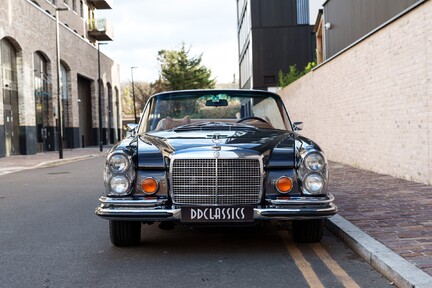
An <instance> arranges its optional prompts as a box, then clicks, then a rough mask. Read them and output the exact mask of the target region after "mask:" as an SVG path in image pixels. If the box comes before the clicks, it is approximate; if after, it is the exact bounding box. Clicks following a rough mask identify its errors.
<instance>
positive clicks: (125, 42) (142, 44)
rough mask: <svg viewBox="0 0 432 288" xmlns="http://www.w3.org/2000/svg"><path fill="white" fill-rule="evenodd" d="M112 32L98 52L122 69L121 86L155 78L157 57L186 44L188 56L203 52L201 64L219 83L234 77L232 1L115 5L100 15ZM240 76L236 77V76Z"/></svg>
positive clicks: (141, 0) (151, 0)
mask: <svg viewBox="0 0 432 288" xmlns="http://www.w3.org/2000/svg"><path fill="white" fill-rule="evenodd" d="M98 12H99V13H98V15H99V17H102V18H105V17H106V18H108V19H109V20H110V21H111V22H112V23H113V27H114V41H113V42H112V43H109V45H106V46H103V48H101V49H102V51H103V52H104V53H106V54H107V55H108V56H109V57H111V58H113V59H114V60H115V61H116V62H118V63H119V64H120V66H121V78H122V81H128V80H130V79H131V73H130V67H131V66H138V67H139V69H136V70H134V80H135V79H136V80H142V81H148V82H151V81H154V80H156V79H157V78H158V65H157V59H156V58H157V52H158V51H159V50H161V49H178V48H179V47H180V46H181V43H182V42H184V43H185V44H186V47H189V46H190V47H191V56H196V55H199V54H201V53H203V64H204V65H205V66H207V67H208V68H210V69H211V70H212V72H213V77H216V78H217V81H218V82H221V83H225V82H230V81H232V79H233V73H235V74H238V55H237V49H238V48H237V19H236V13H237V11H236V2H235V0H127V1H121V0H117V1H115V2H114V6H113V9H112V10H111V11H103V10H101V11H98ZM237 77H238V76H237Z"/></svg>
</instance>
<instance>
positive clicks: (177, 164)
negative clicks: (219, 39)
mask: <svg viewBox="0 0 432 288" xmlns="http://www.w3.org/2000/svg"><path fill="white" fill-rule="evenodd" d="M301 126H302V123H301V122H294V123H291V120H290V118H289V117H288V114H287V112H286V109H285V107H284V104H283V102H282V100H281V98H280V97H279V96H278V95H277V94H274V93H270V92H265V91H253V90H191V91H174V92H164V93H160V94H156V95H154V96H152V97H151V98H150V99H149V100H148V102H147V104H146V106H145V109H144V111H143V114H142V117H141V120H140V122H139V124H138V125H136V126H134V127H130V130H131V135H130V136H129V137H127V138H125V139H124V140H122V141H121V142H120V143H118V144H117V145H115V146H114V147H113V148H112V149H111V150H110V152H109V154H108V156H107V160H106V165H105V170H104V182H105V188H106V191H105V192H104V195H102V196H101V197H100V199H99V201H100V205H99V207H97V208H96V214H97V215H98V216H100V217H102V218H105V219H108V220H109V227H110V236H111V241H112V243H113V244H114V245H116V246H130V245H137V244H139V243H140V241H141V228H142V225H143V224H152V223H154V222H160V225H162V227H165V228H167V227H172V226H174V225H175V224H183V225H229V226H231V225H232V226H234V225H253V224H254V223H258V222H260V221H263V220H278V221H291V223H292V231H293V235H294V239H295V240H296V241H300V242H317V241H320V240H321V238H322V236H323V232H324V219H325V218H328V217H331V216H332V215H334V214H336V213H337V207H336V206H335V205H334V204H333V200H334V197H333V196H332V195H331V194H330V193H329V192H328V191H327V185H328V166H327V161H326V158H325V156H324V153H323V151H322V150H321V149H320V147H319V146H318V145H317V144H315V143H314V142H313V141H311V140H309V139H307V138H305V137H303V136H301V135H299V134H298V133H297V131H298V130H301Z"/></svg>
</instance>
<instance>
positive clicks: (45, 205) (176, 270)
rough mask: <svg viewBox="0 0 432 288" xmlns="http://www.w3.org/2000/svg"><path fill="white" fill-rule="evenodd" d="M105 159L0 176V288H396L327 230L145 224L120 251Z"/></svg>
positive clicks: (269, 226)
mask: <svg viewBox="0 0 432 288" xmlns="http://www.w3.org/2000/svg"><path fill="white" fill-rule="evenodd" d="M103 164H104V159H102V158H99V159H92V160H86V161H80V162H76V163H72V164H65V165H60V166H55V167H49V168H40V169H34V170H27V171H22V172H17V173H13V174H9V175H4V176H0V287H8V288H9V287H20V288H23V287H32V288H33V287H284V288H286V287H332V288H333V287H392V285H391V284H390V283H389V281H388V280H387V279H386V278H384V277H382V276H381V275H380V274H379V273H378V272H376V271H375V270H374V269H373V268H372V267H370V266H369V265H368V264H367V263H365V262H364V261H363V260H362V259H361V258H360V257H358V256H357V255H356V254H355V253H354V252H352V251H351V250H349V248H348V247H347V246H345V244H344V243H343V242H341V241H339V240H338V239H337V238H336V237H335V236H334V235H333V234H331V232H329V231H326V233H325V236H324V239H323V240H322V242H321V243H319V244H302V245H300V244H297V243H295V242H293V240H292V237H291V234H290V231H289V227H281V226H278V225H276V224H275V223H268V224H265V225H262V226H259V227H253V228H242V229H239V228H236V229H234V228H231V229H227V228H194V229H192V228H190V227H184V226H177V227H176V228H175V229H174V230H170V231H164V230H161V229H159V228H158V225H157V224H154V225H151V226H148V225H146V226H144V227H143V235H142V243H141V245H140V246H138V247H132V248H116V247H114V246H112V244H111V242H110V240H109V233H108V221H106V220H103V219H99V218H98V217H97V216H95V214H94V209H95V207H96V206H97V204H98V202H97V198H98V197H99V196H100V194H101V192H102V191H103V189H104V187H103V183H102V168H103Z"/></svg>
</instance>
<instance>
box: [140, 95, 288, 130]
mask: <svg viewBox="0 0 432 288" xmlns="http://www.w3.org/2000/svg"><path fill="white" fill-rule="evenodd" d="M209 122H211V123H212V125H214V123H223V124H224V125H225V124H226V125H231V126H244V125H250V126H254V127H256V128H259V129H280V130H291V124H290V122H289V118H288V115H287V114H286V111H285V109H284V107H283V105H282V102H281V100H280V99H279V98H278V97H277V96H276V95H273V94H271V93H265V92H259V93H258V92H256V93H254V92H253V91H246V90H244V91H242V90H240V91H212V90H209V91H189V92H188V91H181V92H171V93H163V94H159V95H156V96H154V97H152V98H150V100H149V101H148V103H147V105H146V108H145V110H144V113H143V116H142V119H141V122H140V129H139V131H140V132H149V131H163V130H169V129H175V128H177V127H189V126H193V125H201V126H202V125H205V124H206V123H209Z"/></svg>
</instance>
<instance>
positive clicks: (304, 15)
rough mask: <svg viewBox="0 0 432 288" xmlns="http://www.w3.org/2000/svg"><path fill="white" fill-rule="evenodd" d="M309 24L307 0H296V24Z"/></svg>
mask: <svg viewBox="0 0 432 288" xmlns="http://www.w3.org/2000/svg"><path fill="white" fill-rule="evenodd" d="M304 24H307V25H308V24H309V0H297V25H304Z"/></svg>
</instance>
